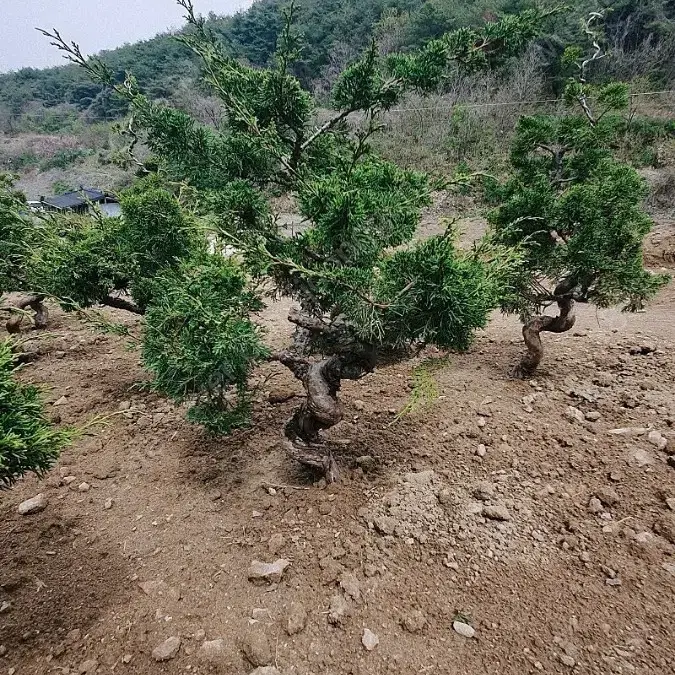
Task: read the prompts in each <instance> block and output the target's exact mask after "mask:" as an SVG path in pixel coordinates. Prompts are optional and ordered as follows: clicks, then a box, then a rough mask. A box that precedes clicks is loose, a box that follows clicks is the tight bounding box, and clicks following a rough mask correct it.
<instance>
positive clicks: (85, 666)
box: [77, 659, 98, 675]
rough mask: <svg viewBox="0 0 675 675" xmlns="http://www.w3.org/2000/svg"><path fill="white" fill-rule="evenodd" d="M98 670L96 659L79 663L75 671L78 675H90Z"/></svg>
mask: <svg viewBox="0 0 675 675" xmlns="http://www.w3.org/2000/svg"><path fill="white" fill-rule="evenodd" d="M97 668H98V661H97V660H96V659H87V660H86V661H82V663H80V667H79V668H78V669H77V672H78V673H79V674H80V675H90V673H95V672H96V669H97Z"/></svg>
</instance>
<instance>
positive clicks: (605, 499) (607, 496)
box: [595, 487, 620, 506]
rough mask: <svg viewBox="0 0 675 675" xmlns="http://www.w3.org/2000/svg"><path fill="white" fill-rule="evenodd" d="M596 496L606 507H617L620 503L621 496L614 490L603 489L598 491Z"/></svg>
mask: <svg viewBox="0 0 675 675" xmlns="http://www.w3.org/2000/svg"><path fill="white" fill-rule="evenodd" d="M595 496H596V497H597V498H598V499H599V500H600V501H601V502H602V503H603V504H604V505H605V506H616V505H617V504H618V503H619V501H620V500H619V495H618V494H617V493H616V492H615V491H614V490H612V488H608V487H603V488H600V489H599V490H597V491H596V493H595Z"/></svg>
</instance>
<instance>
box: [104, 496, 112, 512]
mask: <svg viewBox="0 0 675 675" xmlns="http://www.w3.org/2000/svg"><path fill="white" fill-rule="evenodd" d="M112 507H113V500H112V499H106V500H105V504H103V508H104V509H105V510H106V511H110V509H112Z"/></svg>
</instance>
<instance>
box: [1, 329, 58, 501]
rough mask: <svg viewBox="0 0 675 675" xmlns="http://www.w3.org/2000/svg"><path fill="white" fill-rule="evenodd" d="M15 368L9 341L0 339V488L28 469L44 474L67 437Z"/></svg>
mask: <svg viewBox="0 0 675 675" xmlns="http://www.w3.org/2000/svg"><path fill="white" fill-rule="evenodd" d="M16 368H17V367H16V364H15V356H14V353H13V351H12V345H11V343H10V342H9V341H4V342H0V489H3V488H8V487H11V486H12V484H13V483H14V482H15V481H16V480H17V479H18V478H20V477H21V476H23V475H25V474H26V473H28V472H31V471H32V472H34V473H36V474H37V475H38V476H41V475H42V474H44V473H45V472H46V471H47V470H48V469H49V468H50V467H51V466H52V464H54V462H55V461H56V459H57V458H58V456H59V453H60V451H61V449H62V448H63V447H64V446H65V445H67V444H68V443H69V442H70V440H71V434H70V433H69V432H67V431H64V430H59V429H55V428H54V427H53V426H52V425H51V424H50V422H49V420H48V419H47V416H46V415H45V411H44V403H43V401H42V398H41V396H40V392H39V391H38V389H37V388H36V387H34V386H30V385H26V384H22V383H21V382H19V380H18V379H17V377H16Z"/></svg>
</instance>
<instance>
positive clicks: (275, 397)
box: [267, 389, 295, 405]
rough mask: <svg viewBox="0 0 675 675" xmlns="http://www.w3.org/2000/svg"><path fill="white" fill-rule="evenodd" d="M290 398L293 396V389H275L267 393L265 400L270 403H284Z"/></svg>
mask: <svg viewBox="0 0 675 675" xmlns="http://www.w3.org/2000/svg"><path fill="white" fill-rule="evenodd" d="M292 398H295V391H294V390H293V389H275V390H274V391H271V392H270V393H269V396H268V397H267V400H268V401H269V402H270V403H271V404H272V405H278V404H279V403H286V401H290V400H291V399H292Z"/></svg>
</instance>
